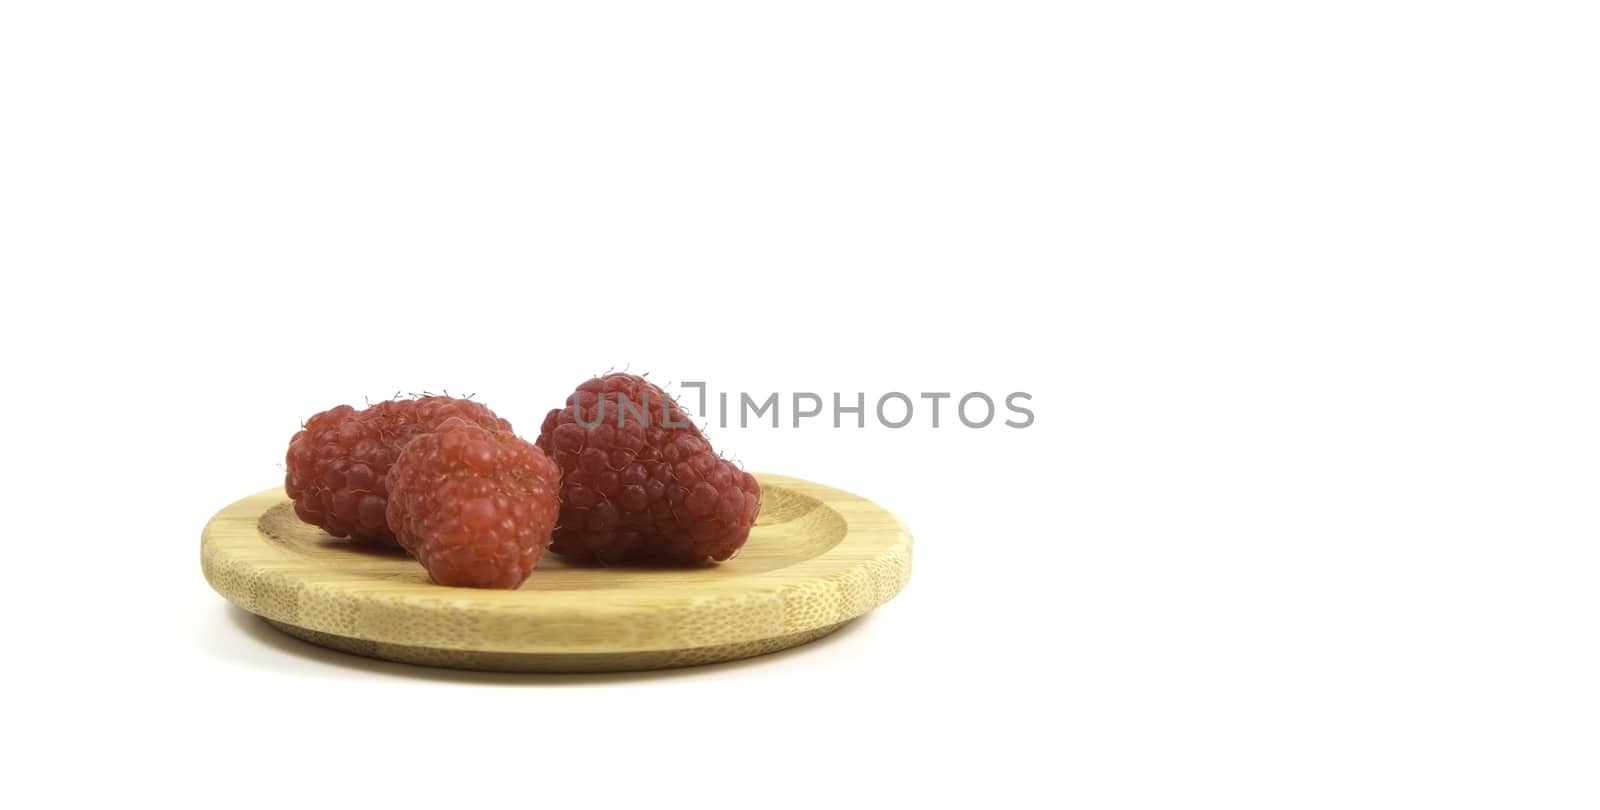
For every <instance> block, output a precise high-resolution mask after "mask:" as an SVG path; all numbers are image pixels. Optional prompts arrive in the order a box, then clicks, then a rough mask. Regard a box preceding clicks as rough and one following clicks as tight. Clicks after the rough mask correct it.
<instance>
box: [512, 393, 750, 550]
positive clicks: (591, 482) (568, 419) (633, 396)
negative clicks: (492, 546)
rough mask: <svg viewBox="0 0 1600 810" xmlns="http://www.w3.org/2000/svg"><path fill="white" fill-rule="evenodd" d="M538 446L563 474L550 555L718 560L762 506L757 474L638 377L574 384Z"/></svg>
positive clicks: (740, 540) (741, 538) (744, 535)
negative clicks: (719, 450) (720, 451)
mask: <svg viewBox="0 0 1600 810" xmlns="http://www.w3.org/2000/svg"><path fill="white" fill-rule="evenodd" d="M641 410H642V411H643V419H642V421H641V418H640V411H641ZM538 445H539V447H540V449H542V450H544V451H545V453H546V454H548V455H549V456H550V457H551V458H552V459H554V460H555V462H556V463H557V464H558V465H560V467H561V476H562V481H561V520H560V522H559V524H558V525H557V526H556V531H555V542H554V544H553V545H551V547H550V550H551V551H554V552H555V553H557V554H560V555H562V556H563V557H566V558H567V559H569V560H571V561H573V562H579V563H601V564H608V565H609V564H618V563H668V564H677V565H694V564H699V563H704V562H707V561H721V560H726V559H728V558H729V557H732V556H733V554H734V552H736V551H738V550H739V547H740V546H743V545H744V543H745V540H746V539H748V538H749V535H750V527H751V526H752V525H754V523H755V519H756V513H757V512H759V511H760V509H761V487H760V485H759V484H757V483H756V479H755V477H754V476H752V475H750V474H749V473H747V472H744V471H743V470H740V469H739V468H738V467H737V466H735V465H734V464H733V463H732V462H729V461H726V460H724V459H723V458H721V457H720V456H718V455H717V454H716V451H714V450H712V449H711V443H710V442H708V441H706V438H705V436H703V435H702V434H701V433H700V430H699V429H698V428H696V427H694V425H693V424H691V423H690V422H689V418H688V417H687V416H686V415H685V414H684V412H683V410H682V409H681V408H679V407H678V404H677V403H676V402H674V401H673V400H671V399H670V398H668V397H667V395H666V394H664V393H662V391H661V389H660V388H657V387H656V386H654V385H651V384H650V383H649V382H648V381H647V380H645V379H643V378H642V377H636V376H634V375H631V374H608V375H606V376H604V377H597V378H595V379H592V380H589V381H588V382H585V383H584V384H583V385H580V386H578V390H577V391H575V392H573V394H572V396H570V397H568V398H567V406H566V407H565V408H558V409H556V410H553V411H551V412H550V414H549V415H548V416H546V417H545V420H544V426H543V428H542V429H541V430H540V431H539V440H538Z"/></svg>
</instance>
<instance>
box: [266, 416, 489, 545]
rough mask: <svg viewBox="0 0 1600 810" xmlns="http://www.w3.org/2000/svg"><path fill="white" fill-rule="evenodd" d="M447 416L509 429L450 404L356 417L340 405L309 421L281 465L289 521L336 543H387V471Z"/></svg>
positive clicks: (296, 437)
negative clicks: (283, 466)
mask: <svg viewBox="0 0 1600 810" xmlns="http://www.w3.org/2000/svg"><path fill="white" fill-rule="evenodd" d="M453 416H454V417H462V418H465V419H468V420H470V421H472V422H474V423H476V424H479V425H482V426H483V427H487V428H495V429H498V430H510V429H511V423H510V422H507V421H506V420H504V419H501V418H500V417H498V416H495V414H494V411H491V410H489V409H488V408H487V407H485V406H483V405H482V404H479V403H477V402H473V401H471V400H466V399H455V398H452V397H433V396H428V397H418V398H416V399H393V400H388V401H386V402H380V403H378V404H376V405H373V406H372V407H370V408H367V409H366V410H362V411H358V410H356V409H355V408H352V407H350V406H349V405H340V406H339V407H337V408H332V409H330V410H326V411H323V412H322V413H319V414H317V415H316V416H313V417H311V419H310V420H308V421H307V422H306V424H305V427H304V428H303V429H301V430H300V432H298V433H296V434H294V438H292V439H290V440H289V452H288V455H287V457H286V459H285V461H286V462H287V465H288V468H289V472H288V474H286V475H285V476H284V480H283V488H284V489H285V490H287V491H288V493H289V497H290V498H292V499H294V513H295V514H296V515H298V516H299V517H300V519H301V520H303V521H305V522H307V523H310V524H311V525H313V526H320V527H322V529H323V530H324V531H326V532H327V533H328V534H331V535H333V536H334V537H353V538H357V539H363V540H372V539H393V537H394V534H393V533H392V532H390V531H389V526H388V524H387V523H386V522H385V518H384V506H385V500H384V499H385V498H386V497H387V495H388V490H387V489H386V485H385V482H386V476H387V475H388V472H389V465H390V464H392V463H394V459H395V457H396V456H398V455H400V450H401V449H402V448H404V447H405V446H406V443H407V442H409V441H411V440H412V439H413V438H415V437H416V436H418V435H420V434H423V433H431V432H432V431H433V430H435V429H436V428H438V426H439V425H440V424H442V423H443V422H444V421H445V420H446V419H449V418H451V417H453Z"/></svg>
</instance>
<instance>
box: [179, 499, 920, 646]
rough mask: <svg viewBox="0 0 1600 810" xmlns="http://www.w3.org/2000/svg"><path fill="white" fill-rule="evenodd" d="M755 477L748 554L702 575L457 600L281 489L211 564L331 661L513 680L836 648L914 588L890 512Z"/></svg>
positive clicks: (222, 584) (673, 572)
mask: <svg viewBox="0 0 1600 810" xmlns="http://www.w3.org/2000/svg"><path fill="white" fill-rule="evenodd" d="M756 478H757V479H758V480H760V482H761V487H762V501H761V514H760V516H759V517H758V518H757V520H756V525H755V528H754V529H752V530H751V532H750V540H749V542H748V543H746V544H745V547H744V548H743V549H742V550H741V551H740V552H739V554H738V556H736V557H734V558H733V559H732V560H729V561H727V562H725V563H722V564H720V565H714V566H706V567H703V568H678V569H672V568H584V567H577V566H571V565H567V564H565V563H564V562H562V560H561V558H560V557H557V556H555V555H546V556H545V558H544V559H543V560H541V561H540V562H539V567H538V568H537V569H536V570H535V571H534V572H533V576H531V577H529V578H528V581H527V582H525V583H523V586H522V588H521V589H519V590H515V591H490V590H475V589H471V588H447V587H444V586H440V585H435V584H433V583H431V582H430V581H429V580H428V575H427V572H425V571H424V570H423V569H422V566H420V565H418V564H417V563H416V562H415V561H414V560H412V559H411V558H410V557H408V556H406V555H405V553H404V552H402V551H400V550H399V549H398V548H395V549H393V550H387V549H383V548H374V547H371V546H366V545H362V544H353V543H351V542H350V541H348V540H338V539H335V538H332V537H329V536H328V535H327V534H325V533H323V532H322V531H321V530H320V529H317V528H315V527H312V526H308V525H306V524H304V523H301V522H300V521H299V520H298V519H296V518H295V515H294V510H293V508H292V507H291V505H290V502H289V499H288V497H287V496H286V495H285V494H284V492H283V489H282V488H281V487H279V488H274V489H269V490H267V491H265V492H261V493H258V494H255V495H252V496H250V497H248V498H245V499H243V500H241V501H238V502H237V503H234V504H232V505H231V506H228V507H227V508H225V509H223V510H222V511H221V512H218V513H217V514H216V516H215V517H213V518H212V519H211V521H210V522H209V523H207V524H206V527H205V531H204V532H203V533H202V534H201V539H200V564H201V568H202V569H204V571H205V575H206V580H207V581H208V582H210V583H211V587H213V588H215V589H216V590H217V592H218V593H220V594H222V595H223V596H225V597H227V598H228V600H229V601H231V602H233V603H234V604H236V605H238V606H239V607H242V608H244V609H245V610H248V611H250V612H251V613H254V614H256V615H258V616H261V617H262V618H264V619H266V620H267V622H268V623H270V624H272V625H273V626H274V627H277V628H278V629H279V630H282V631H284V632H285V633H288V634H290V635H293V636H297V637H299V638H302V639H305V640H307V641H310V642H313V643H316V644H320V645H322V646H324V647H331V648H333V649H336V650H342V651H344V652H350V653H356V654H358V655H366V656H372V657H375V658H386V659H389V660H393V661H403V662H406V663H412V664H427V665H432V666H444V667H457V668H462V669H485V670H500V671H513V672H604V671H615V670H635V669H661V668H666V667H680V666H691V665H695V664H708V663H712V662H715V661H728V660H732V659H735V658H746V657H749V656H752V655H762V654H764V653H769V652H774V651H777V650H781V649H784V648H786V647H792V646H794V645H796V644H804V643H805V642H807V641H811V640H813V639H817V638H820V637H822V636H825V635H827V634H828V633H831V632H833V631H834V630H836V629H838V628H839V626H840V625H842V624H844V623H845V622H847V621H849V620H851V619H854V618H856V617H857V616H860V615H861V614H863V613H866V612H867V611H869V610H871V609H873V608H875V607H877V606H878V605H881V604H883V603H884V602H887V601H888V600H889V598H890V597H892V596H894V595H895V594H896V593H898V592H899V591H900V589H901V588H902V587H904V586H905V584H906V581H907V580H908V579H909V578H910V576H911V533H910V532H909V531H907V530H906V527H905V525H904V524H902V523H901V522H900V521H899V520H897V519H896V518H895V517H894V515H892V514H890V513H889V512H888V511H887V510H885V509H884V508H883V507H880V506H878V505H877V504H875V503H873V502H871V501H868V500H866V499H864V498H860V497H857V496H855V495H851V494H850V493H847V492H841V491H839V490H837V489H833V488H831V487H826V486H823V485H821V484H816V483H812V482H810V481H801V480H799V479H796V478H787V477H785V476H781V475H765V474H757V475H756Z"/></svg>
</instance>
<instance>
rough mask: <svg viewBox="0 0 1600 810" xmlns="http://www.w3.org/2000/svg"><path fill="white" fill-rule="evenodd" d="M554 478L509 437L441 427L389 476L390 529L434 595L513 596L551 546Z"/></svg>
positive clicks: (466, 426) (534, 451)
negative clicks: (440, 588) (442, 588)
mask: <svg viewBox="0 0 1600 810" xmlns="http://www.w3.org/2000/svg"><path fill="white" fill-rule="evenodd" d="M560 489H561V471H560V470H559V469H558V468H557V467H556V465H555V462H553V461H551V460H550V459H548V458H546V457H545V454H544V452H543V451H541V450H540V449H539V448H537V447H535V446H533V445H532V444H529V443H528V442H525V441H523V440H522V439H519V438H517V437H516V436H513V435H512V434H511V433H510V432H509V431H499V430H485V429H484V428H482V427H479V426H478V425H474V424H472V423H470V422H467V421H466V420H463V419H460V418H455V419H449V420H446V421H445V423H444V424H442V425H440V426H439V430H438V432H436V433H430V434H427V435H423V436H418V437H417V438H415V439H413V440H412V441H411V443H410V444H408V445H406V448H405V449H404V450H402V451H400V457H399V458H398V459H396V460H395V462H394V467H393V469H391V470H390V471H389V505H388V519H389V526H390V528H392V529H393V530H394V533H395V537H396V538H397V539H398V540H399V541H400V545H401V546H402V547H404V548H405V550H406V551H409V552H411V556H413V557H416V558H417V560H418V561H420V562H421V563H422V567H424V568H426V569H428V574H429V575H430V576H432V577H433V581H434V582H437V583H439V584H440V585H455V586H460V587H466V588H515V587H517V586H518V585H521V584H522V581H523V580H525V579H527V578H528V574H530V573H532V572H533V566H534V565H535V564H537V563H538V562H539V557H541V556H543V554H544V550H545V549H546V548H549V546H550V529H551V528H552V527H553V526H554V525H555V522H556V513H557V512H558V511H559V509H560V503H559V502H558V500H557V495H558V493H559V492H560Z"/></svg>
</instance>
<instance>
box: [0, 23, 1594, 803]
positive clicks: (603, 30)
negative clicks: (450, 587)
mask: <svg viewBox="0 0 1600 810" xmlns="http://www.w3.org/2000/svg"><path fill="white" fill-rule="evenodd" d="M1597 38H1600V26H1597V19H1596V17H1595V12H1594V11H1593V7H1592V5H1590V4H1585V3H1540V2H1531V3H1527V2H1525V3H1510V2H1500V3H1495V2H1485V3H1460V2H1455V3H1443V2H1439V3H1425V2H1381V3H1380V2H1370V3H1368V2H1346V3H1321V4H1305V3H1298V4H1288V3H1268V2H1259V3H1239V2H1221V3H1205V4H1198V3H1152V2H1118V3H1091V4H1064V3H1035V4H1028V3H1008V2H994V3H942V2H932V3H895V2H877V1H876V0H850V2H820V1H814V2H806V3H782V4H779V3H758V2H748V0H746V2H725V3H705V2H682V3H615V2H589V3H569V4H562V5H561V6H560V7H551V6H541V5H537V4H533V3H505V4H480V3H437V4H425V3H410V2H405V3H352V2H337V1H336V0H317V2H274V3H253V4H241V3H215V2H193V3H173V2H147V3H99V4H96V3H74V2H49V3H45V2H39V3H32V2H11V3H7V4H5V5H4V6H3V9H0V272H3V273H4V274H5V278H6V290H5V293H4V295H3V302H0V309H3V311H0V330H3V331H4V335H3V338H4V340H5V347H6V348H5V373H6V375H7V381H8V384H7V396H6V398H5V405H4V406H3V407H4V409H5V416H6V426H7V435H6V439H5V454H4V457H3V458H4V461H5V463H4V470H5V473H4V476H5V482H6V492H7V504H8V509H7V510H6V517H5V531H4V541H3V542H4V548H5V554H4V556H3V560H4V561H5V564H6V566H7V571H6V573H7V575H8V576H7V577H6V584H5V586H4V588H3V589H0V593H3V594H4V595H3V599H4V611H3V617H4V618H3V621H4V628H3V629H4V634H5V636H4V637H5V648H6V650H7V657H8V658H9V664H8V665H7V667H6V670H5V675H4V676H3V678H4V680H5V685H4V691H3V694H4V698H3V700H4V718H3V721H0V727H3V728H4V735H5V738H6V739H7V740H8V741H9V742H10V745H11V747H12V751H11V753H10V754H8V755H7V761H8V766H7V768H6V773H7V774H8V775H7V777H6V784H7V789H8V790H9V791H11V792H12V793H13V794H14V795H15V794H21V796H22V797H24V798H32V799H35V800H40V801H47V802H65V801H68V800H74V799H85V798H100V799H122V800H130V799H133V798H139V797H143V798H149V799H152V800H159V801H161V802H162V803H164V804H177V805H183V804H185V803H188V802H190V801H206V802H209V801H215V800H221V801H223V802H225V803H226V804H228V805H235V804H237V805H243V806H284V805H290V806H293V805H294V804H306V803H309V802H313V801H332V802H338V803H339V804H341V805H343V806H352V807H353V806H382V807H389V806H406V805H418V806H424V805H425V806H432V807H442V806H466V803H467V802H478V803H480V804H482V805H483V806H504V807H519V806H520V807H537V806H564V807H574V806H607V805H611V804H627V805H633V806H694V807H700V806H739V807H763V806H790V805H794V806H805V807H818V806H826V805H825V804H824V803H826V802H844V803H845V804H846V805H847V806H854V805H856V804H860V805H863V806H865V805H867V804H869V803H870V804H874V805H877V806H887V805H888V804H890V803H895V804H896V805H898V804H900V803H905V804H908V805H909V806H920V805H922V804H925V803H929V802H934V801H938V802H940V803H945V802H956V803H959V804H961V805H966V804H974V803H977V804H981V805H983V806H990V805H1003V804H1005V803H1014V805H1007V806H1043V805H1055V806H1068V805H1070V806H1074V807H1078V806H1081V807H1189V806H1217V807H1228V808H1237V807H1271V808H1282V807H1353V806H1363V807H1368V806H1388V807H1407V808H1414V807H1425V806H1434V807H1446V806H1448V807H1463V806H1484V807H1541V808H1548V807H1578V806H1588V807H1592V806H1594V803H1595V802H1596V800H1600V785H1597V780H1596V773H1595V761H1596V756H1597V755H1600V733H1597V731H1596V729H1597V723H1600V698H1597V697H1596V693H1597V689H1600V686H1597V684H1600V656H1597V655H1596V639H1597V632H1596V631H1597V627H1596V625H1597V620H1600V596H1597V593H1600V585H1597V582H1600V571H1597V564H1600V550H1597V546H1596V541H1597V539H1600V536H1597V523H1600V509H1597V508H1596V507H1597V503H1596V493H1597V491H1600V489H1597V487H1600V468H1597V459H1600V419H1597V416H1600V382H1597V377H1596V371H1597V367H1596V361H1597V359H1600V358H1597V353H1600V352H1597V349H1600V327H1597V319H1596V306H1597V304H1600V300H1597V299H1600V296H1597V295H1596V285H1595V278H1596V276H1595V274H1596V270H1597V259H1600V247H1597V230H1596V226H1597V224H1600V191H1597V189H1600V158H1597V155H1600V149H1597V144H1600V113H1597V110H1600V106H1597V104H1596V94H1597V87H1596V84H1597V79H1600V56H1597V54H1600V49H1597V48H1596V46H1595V43H1596V41H1597ZM624 364H628V365H630V367H631V368H632V369H633V370H649V371H651V372H653V374H654V375H655V376H657V377H658V378H661V379H665V380H683V379H698V380H705V381H707V382H708V383H709V384H710V386H711V387H712V390H713V391H717V390H726V391H735V392H737V391H754V392H763V393H764V392H771V391H778V392H792V391H796V390H807V391H824V392H829V391H842V392H847V393H854V392H857V391H862V392H867V393H868V394H869V396H875V395H876V394H878V393H882V392H885V391H891V390H898V391H906V392H911V393H917V392H920V391H953V392H956V393H961V392H966V391H985V392H989V393H991V394H995V395H997V396H1001V395H1004V394H1005V393H1009V392H1011V391H1016V390H1021V391H1027V392H1030V393H1032V394H1033V397H1034V399H1033V402H1032V403H1031V404H1032V406H1033V409H1034V411H1035V413H1036V414H1037V420H1036V422H1035V424H1034V425H1033V426H1032V427H1030V428H1028V429H1025V430H1014V429H1007V428H1004V427H999V426H995V427H990V428H988V429H984V430H969V429H965V428H962V427H960V426H959V425H956V424H954V423H953V421H952V420H949V419H948V416H947V418H946V420H945V424H946V425H947V426H946V427H941V428H939V429H932V428H930V427H928V425H927V423H926V422H924V421H922V420H920V419H919V420H918V421H917V422H916V423H915V424H914V425H913V426H912V427H907V428H905V429H902V430H887V429H883V428H869V429H866V430H833V429H831V428H830V427H826V426H824V425H822V424H815V425H808V426H806V427H803V428H801V429H799V430H795V429H790V428H783V429H777V430H774V429H771V428H764V429H757V428H749V429H744V430H739V429H732V428H730V429H727V430H713V431H712V434H711V435H712V438H713V440H715V441H716V442H718V444H719V445H720V446H721V448H722V449H724V450H726V451H728V452H729V453H730V454H732V455H735V456H737V457H739V458H740V459H741V460H742V461H743V462H744V463H745V464H746V465H747V466H748V467H750V468H751V469H757V470H769V471H773V472H782V473H786V474H790V475H795V476H800V477H805V478H813V479H817V480H821V481H824V482H827V483H830V484H833V485H835V486H838V487H841V488H844V489H847V490H851V491H855V492H858V493H860V494H863V495H866V496H868V497H870V498H873V499H875V500H877V501H879V502H880V503H882V504H884V505H886V506H888V507H889V508H890V509H892V510H894V511H895V512H897V513H898V514H899V515H900V516H901V517H902V518H903V519H904V520H905V521H906V522H907V523H908V524H909V525H910V526H911V528H912V530H913V532H914V533H915V535H916V538H917V568H916V573H915V575H914V577H913V579H912V582H911V584H910V586H909V588H908V589H907V590H906V591H905V592H904V593H903V594H902V595H901V596H900V597H898V598H897V599H895V600H894V601H893V602H891V603H890V604H888V605H887V606H885V607H884V608H882V609H881V610H879V611H877V612H875V613H873V614H872V615H871V616H870V617H868V618H867V619H865V620H863V621H862V622H860V623H859V624H857V625H855V626H852V627H851V628H849V629H848V630H846V631H844V632H841V633H840V634H839V635H838V636H836V637H834V638H831V639H829V640H826V641H824V642H819V643H817V644H816V645H813V646H810V647H807V648H802V649H798V650H795V651H792V652H789V653H784V654H779V655H776V656H772V657H769V658H766V659H759V660H754V661H750V662H747V663H741V664H733V665H727V666H720V667H713V668H706V669H702V670H687V671H679V672H672V673H664V674H655V675H642V676H614V677H599V678H537V677H533V678H524V677H513V676H487V675H485V676H479V675H463V674H452V673H449V672H442V671H431V670H425V669H417V668H410V667H402V666H395V665H387V664H381V663H375V662H368V661H364V660H362V659H354V658H348V657H343V656H338V655H333V654H329V653H323V652H321V651H319V650H317V649H315V648H311V647H307V646H305V645H302V644H299V643H298V642H293V641H289V640H286V639H283V638H280V637H278V636H276V635H275V634H273V633H271V632H270V631H269V630H267V629H264V628H262V627H261V626H260V625H258V624H257V623H255V622H253V621H251V620H249V619H248V617H245V616H243V615H242V614H240V613H238V612H237V611H235V610H233V609H231V608H229V607H228V606H227V604H226V603H225V602H224V601H223V600H222V599H221V598H220V597H218V596H217V595H215V594H214V593H212V592H211V591H210V589H209V588H208V587H207V586H206V584H205V582H204V580H203V579H202V578H201V576H200V570H199V564H198V537H199V531H200V527H201V526H202V525H203V524H204V522H205V521H206V519H207V518H208V517H209V516H210V515H211V514H212V513H213V512H214V511H216V510H217V509H219V508H221V507H222V506H223V505H225V504H227V503H228V502H230V501H232V500H234V499H235V498H238V497H240V496H242V495H244V494H247V493H250V492H254V491H256V490H258V489H261V488H263V487H266V486H271V485H272V484H274V483H275V482H277V481H279V480H281V469H280V467H279V464H280V463H281V460H282V455H283V448H284V445H285V443H286V441H287V439H288V437H289V435H290V433H292V432H293V430H294V429H295V427H296V426H297V425H298V423H299V421H300V420H301V419H303V418H305V417H306V416H308V415H310V414H311V413H313V412H315V411H317V410H320V409H322V408H324V407H327V406H329V405H332V404H334V403H337V402H360V401H361V398H362V397H364V396H369V397H373V398H374V399H377V398H381V397H383V396H386V395H388V394H390V393H392V392H394V391H395V390H397V389H405V390H421V389H429V390H441V389H448V390H450V391H452V392H458V393H464V392H475V393H476V394H477V396H478V398H479V399H482V400H484V401H486V402H488V403H490V404H491V405H493V406H494V407H495V408H497V409H498V410H499V411H500V413H502V414H504V415H506V416H507V417H508V418H510V419H511V420H512V421H513V422H514V423H516V424H517V425H518V426H520V427H521V428H522V429H523V430H524V431H525V432H527V431H534V430H537V426H538V423H539V420H540V418H541V417H542V416H543V413H544V411H545V410H546V409H547V408H549V407H551V406H552V405H553V404H555V403H559V402H560V400H561V398H562V397H563V396H564V394H565V393H566V392H568V391H570V389H571V388H572V387H573V386H574V385H575V384H576V383H577V382H579V381H581V380H582V379H584V378H585V377H586V376H588V375H590V374H592V373H595V372H599V371H604V370H605V369H606V368H607V367H610V366H613V365H615V366H622V365H624ZM817 421H819V422H820V421H821V420H817ZM445 802H450V804H445Z"/></svg>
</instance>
